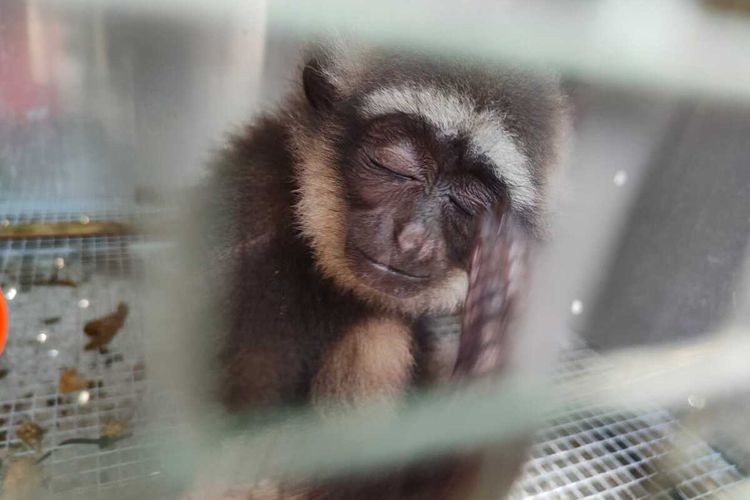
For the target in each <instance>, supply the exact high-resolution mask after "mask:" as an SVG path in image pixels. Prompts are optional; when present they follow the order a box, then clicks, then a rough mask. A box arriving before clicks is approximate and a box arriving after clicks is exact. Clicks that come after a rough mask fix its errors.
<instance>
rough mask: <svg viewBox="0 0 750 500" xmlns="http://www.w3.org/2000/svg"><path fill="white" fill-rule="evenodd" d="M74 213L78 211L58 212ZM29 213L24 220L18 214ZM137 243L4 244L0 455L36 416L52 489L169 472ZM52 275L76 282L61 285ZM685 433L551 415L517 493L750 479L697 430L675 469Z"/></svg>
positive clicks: (97, 493)
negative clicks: (117, 313)
mask: <svg viewBox="0 0 750 500" xmlns="http://www.w3.org/2000/svg"><path fill="white" fill-rule="evenodd" d="M107 216H108V217H110V216H111V214H107ZM2 218H10V216H5V217H0V219H2ZM28 218H34V217H25V219H28ZM76 218H77V215H76V214H75V213H71V214H67V215H64V216H58V217H56V219H58V220H59V219H73V220H76ZM19 219H24V218H23V217H18V216H15V217H14V218H13V220H19ZM136 242H137V240H136V239H135V238H133V237H122V236H119V237H93V238H57V239H28V240H16V241H2V242H0V283H1V284H2V286H3V289H4V291H5V294H6V297H7V299H9V306H10V311H11V334H10V338H9V344H8V347H7V352H6V354H5V355H4V356H3V358H1V359H0V374H2V378H1V379H0V453H2V457H0V458H2V459H3V461H4V462H6V463H8V462H10V461H11V460H13V459H15V458H17V457H20V456H30V455H32V454H33V453H34V452H33V451H32V450H30V449H28V447H26V446H25V445H24V444H23V443H22V442H21V440H20V439H19V437H18V434H17V432H16V429H17V427H18V426H19V425H20V424H22V423H23V422H24V421H26V420H30V421H33V422H35V423H36V424H38V425H39V426H40V427H42V428H43V429H44V431H45V433H44V437H43V440H42V443H41V448H42V449H43V450H44V451H51V454H50V456H49V457H48V458H47V459H46V460H44V461H43V462H42V463H41V468H42V471H43V475H44V477H45V478H46V483H45V484H46V486H47V487H48V488H49V490H50V491H51V492H55V493H62V492H67V493H75V496H76V497H79V498H82V497H83V498H85V497H101V496H102V495H105V494H106V493H107V492H108V491H112V489H114V488H117V487H119V486H123V485H126V484H128V483H129V482H130V481H135V480H143V479H145V478H148V477H151V476H155V475H158V474H160V471H161V470H162V469H161V464H160V463H159V461H158V459H157V454H156V453H155V450H154V446H155V444H154V443H155V442H156V440H155V439H154V436H155V434H156V433H157V432H158V428H159V426H160V425H164V426H169V425H171V421H170V419H169V417H167V416H165V415H162V414H159V415H158V419H161V420H160V421H159V422H156V423H155V422H154V419H157V416H156V415H155V414H152V413H150V412H149V411H148V409H147V406H148V405H147V404H146V401H147V399H148V397H149V395H150V391H151V390H152V389H151V387H150V385H149V379H148V376H147V370H146V367H145V353H144V342H143V340H144V335H146V332H145V330H144V325H143V320H142V310H141V306H142V305H141V304H139V298H140V297H142V294H141V293H140V291H141V287H142V284H141V280H140V278H139V269H140V266H139V265H138V261H137V258H136V257H135V256H134V254H133V253H132V252H131V251H130V250H131V247H132V245H133V244H134V243H136ZM52 276H57V277H58V278H60V279H67V280H72V281H73V282H75V284H76V286H51V285H49V284H48V283H49V279H50V277H52ZM120 302H124V303H126V304H127V305H128V306H129V314H128V317H127V320H126V322H125V326H124V327H123V329H122V330H121V331H120V332H119V333H118V334H117V335H116V336H115V337H114V339H113V340H112V342H111V343H110V345H109V346H108V352H107V353H100V352H98V351H84V350H83V346H84V344H85V343H86V342H87V340H88V339H87V337H86V336H85V335H84V334H83V326H84V324H85V323H86V322H87V321H89V320H91V319H94V318H99V317H101V316H104V315H106V314H108V313H110V312H112V311H114V310H115V309H116V308H117V304H118V303H120ZM595 358H596V354H595V353H593V352H591V351H589V350H587V349H585V348H583V347H581V348H577V349H575V350H572V351H570V352H568V353H567V354H566V356H565V360H564V362H563V366H562V369H561V373H562V374H563V375H564V376H576V374H578V373H583V372H584V371H585V370H587V369H589V367H590V361H591V360H593V359H595ZM64 368H75V369H77V371H78V373H79V374H81V375H82V376H83V377H85V378H86V379H88V380H89V381H90V382H91V384H90V387H89V388H87V389H86V390H84V391H74V392H69V393H61V392H60V388H59V378H60V373H61V370H63V369H64ZM112 421H120V422H124V423H127V426H128V429H129V431H128V432H129V434H131V435H130V436H129V437H127V438H125V439H123V440H121V441H118V442H117V443H115V444H113V445H111V446H108V447H104V448H101V449H100V448H99V447H98V446H96V445H94V444H71V445H65V446H60V444H61V443H62V442H63V441H65V440H67V439H71V438H90V439H96V438H99V437H100V436H101V435H102V432H103V427H104V426H105V425H106V424H107V423H108V422H112ZM678 431H679V424H678V423H677V422H676V420H675V419H674V418H673V417H672V416H671V415H670V414H669V413H668V412H666V411H663V410H654V411H652V412H647V413H642V414H627V413H606V412H593V411H591V412H583V413H579V414H577V415H572V416H570V417H567V418H565V419H560V420H558V421H554V422H551V423H550V425H549V427H548V428H546V429H545V430H543V431H542V432H541V433H540V435H539V439H538V442H537V444H535V445H534V446H533V448H532V450H531V459H530V460H529V462H528V463H527V465H526V467H525V470H524V475H523V477H522V478H521V479H520V480H519V482H518V483H517V485H516V487H515V489H514V491H513V497H514V498H613V499H614V498H623V499H626V498H627V499H631V498H686V499H687V498H703V497H708V496H710V497H716V496H719V495H720V493H721V492H722V491H724V490H725V489H726V488H729V487H731V486H732V485H733V484H736V483H737V482H738V481H739V480H740V479H742V477H741V475H740V473H739V472H738V471H737V470H736V468H735V467H734V466H732V465H731V464H729V463H727V462H726V461H725V460H724V459H723V458H722V456H721V455H720V454H719V453H718V452H716V451H715V450H713V449H711V448H710V447H709V446H708V445H706V444H705V443H704V442H702V441H701V440H699V439H697V438H693V439H692V441H690V442H689V443H688V446H687V448H686V447H685V446H684V441H681V444H682V447H681V454H680V456H679V459H678V460H676V461H675V460H673V461H672V462H670V467H669V470H668V473H665V472H664V468H663V463H664V462H665V460H666V459H668V458H670V457H672V455H674V453H673V446H672V441H673V440H674V439H675V436H676V435H677V432H678ZM683 439H684V438H683ZM672 458H674V457H672Z"/></svg>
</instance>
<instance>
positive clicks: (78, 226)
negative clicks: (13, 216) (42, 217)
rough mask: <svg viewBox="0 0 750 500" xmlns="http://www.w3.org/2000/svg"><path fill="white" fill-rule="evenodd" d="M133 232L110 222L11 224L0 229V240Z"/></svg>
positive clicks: (125, 226)
mask: <svg viewBox="0 0 750 500" xmlns="http://www.w3.org/2000/svg"><path fill="white" fill-rule="evenodd" d="M134 233H135V230H134V228H133V226H131V225H130V224H123V223H121V222H111V221H101V222H99V221H91V222H88V223H83V222H56V223H39V222H32V223H29V224H11V225H10V226H6V227H0V240H8V239H27V238H64V237H82V236H105V235H106V236H113V235H121V234H134Z"/></svg>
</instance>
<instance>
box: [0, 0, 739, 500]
mask: <svg viewBox="0 0 750 500" xmlns="http://www.w3.org/2000/svg"><path fill="white" fill-rule="evenodd" d="M488 4H489V2H486V1H454V2H441V3H435V4H426V3H424V2H408V3H403V5H402V4H400V3H393V2H386V3H385V4H382V5H380V4H378V5H358V4H357V3H351V2H309V3H307V4H305V5H293V4H292V3H285V2H263V1H250V2H230V1H221V2H196V3H194V4H192V5H183V4H182V3H179V4H178V3H177V2H172V1H169V0H164V1H155V2H144V1H136V2H116V1H106V2H94V1H84V0H81V1H79V0H71V1H66V2H44V1H36V0H27V1H14V0H11V1H4V2H2V4H0V286H1V287H2V289H3V291H4V294H5V297H6V300H8V303H9V306H10V319H11V330H10V337H9V345H8V347H7V349H6V352H5V353H4V354H3V355H2V356H1V357H0V454H1V455H0V461H2V463H1V465H0V476H2V477H4V478H5V481H6V489H7V482H8V479H7V478H8V477H12V478H13V477H16V476H15V475H13V474H17V471H14V470H13V469H11V465H12V464H17V463H20V461H21V460H22V459H23V458H24V457H35V458H34V460H37V459H38V458H39V457H40V456H41V454H43V453H47V452H50V455H49V456H48V457H46V458H45V459H44V460H43V461H40V462H39V463H38V464H36V462H35V463H34V465H33V467H32V469H33V471H32V472H27V474H28V475H29V476H30V477H31V478H32V479H24V481H32V482H33V481H38V482H39V483H40V484H42V486H43V488H44V490H45V491H47V492H51V493H53V494H54V495H57V496H61V497H62V496H65V495H69V496H71V497H75V498H87V497H91V498H98V497H100V496H102V495H113V494H115V493H113V492H117V494H122V495H123V498H130V497H132V496H134V495H136V494H143V493H142V492H144V491H146V492H149V491H152V490H149V489H148V488H151V487H152V486H148V485H149V484H151V483H150V481H153V482H159V481H165V482H166V483H169V484H172V482H170V481H173V482H179V481H178V480H177V479H174V480H173V479H169V480H165V479H163V478H164V476H165V475H166V476H168V477H169V478H172V476H170V475H169V474H168V473H167V472H165V471H169V470H170V468H169V464H168V463H165V461H167V462H168V461H169V460H170V456H169V454H167V456H166V457H165V456H163V455H164V454H163V453H162V452H163V451H164V449H163V448H160V447H161V445H160V444H158V440H157V439H155V437H157V436H159V435H160V434H161V432H162V430H163V429H165V428H174V426H176V425H178V424H177V420H179V419H178V418H177V417H176V416H175V414H176V413H178V412H176V411H174V409H171V410H170V409H169V408H166V409H165V408H164V407H163V406H164V405H161V406H162V407H161V408H160V409H159V410H151V409H149V405H148V404H147V402H148V401H150V400H151V399H154V398H156V399H159V397H158V396H159V394H162V393H161V392H160V391H162V389H160V388H156V387H155V386H156V385H157V384H156V383H155V382H154V381H153V379H152V376H151V375H150V373H151V372H150V371H149V365H148V362H147V359H148V343H149V339H150V338H151V337H152V335H151V333H150V330H149V322H148V321H147V320H146V319H144V311H145V308H146V307H147V306H148V304H147V303H144V302H146V300H147V297H148V300H151V301H152V302H151V304H153V300H156V301H158V300H159V299H158V296H157V298H156V299H154V292H153V290H150V291H145V289H146V288H148V287H149V284H148V280H145V279H144V276H143V275H144V272H143V266H144V261H149V260H150V261H151V262H152V263H153V262H160V261H159V260H158V259H159V257H158V256H159V253H160V252H161V251H162V249H163V248H164V245H165V244H167V243H168V241H166V239H165V238H164V237H163V235H162V234H160V233H162V232H161V231H155V232H154V231H151V232H150V233H148V234H144V233H142V232H141V231H139V230H138V229H137V228H138V227H139V224H141V223H143V222H144V221H146V222H148V221H152V222H153V221H157V220H158V221H161V220H163V218H164V214H167V213H170V212H171V211H173V210H174V209H175V207H176V203H177V200H180V199H182V198H184V196H185V195H184V192H185V190H186V189H187V188H189V187H190V186H193V185H195V184H196V183H198V182H199V181H200V179H201V177H202V176H203V175H204V172H205V165H206V163H207V162H208V160H210V158H211V156H212V154H213V153H214V152H215V151H216V150H217V149H219V148H220V147H221V146H222V144H223V140H224V137H225V136H226V134H227V133H228V132H230V131H232V130H233V129H234V128H236V127H239V126H240V125H242V124H243V123H245V122H247V121H249V120H250V119H251V118H252V117H253V116H255V115H256V114H258V113H260V112H263V111H267V110H273V109H274V106H275V105H276V103H277V102H278V101H279V99H280V98H282V97H283V95H284V93H285V92H286V90H287V89H289V88H290V87H291V86H292V85H296V84H297V69H298V66H297V65H298V64H299V63H300V60H299V49H300V47H301V46H302V45H303V44H304V42H305V40H307V39H309V38H310V37H311V36H313V35H315V34H317V33H319V32H321V31H323V30H324V29H330V28H340V27H345V28H349V29H351V28H352V26H356V27H357V28H358V29H357V32H358V33H359V34H361V36H363V37H365V38H369V39H371V40H373V41H377V42H383V43H397V44H408V45H415V46H419V47H422V48H427V49H429V50H433V51H435V52H436V53H437V54H445V55H446V56H456V55H460V54H462V53H469V52H472V53H477V54H479V55H480V56H481V57H483V58H484V60H485V61H486V63H487V64H493V61H495V62H499V61H512V62H514V63H517V64H522V65H527V66H528V67H530V68H531V69H534V68H538V69H554V70H557V71H560V72H561V73H562V75H563V77H564V81H565V86H566V88H567V89H568V92H569V95H570V99H571V103H572V105H573V110H574V115H575V134H574V147H573V150H572V153H571V155H570V157H569V158H568V160H567V164H566V176H565V182H564V190H563V195H562V199H561V201H560V203H559V209H558V212H557V214H556V220H555V223H554V225H553V238H552V239H551V242H550V243H549V245H548V246H549V248H547V249H546V254H545V259H546V263H545V264H544V266H543V267H541V268H543V269H544V270H545V272H544V273H543V275H542V276H541V277H539V279H538V280H537V281H538V282H539V284H538V287H539V289H540V290H542V291H541V292H540V293H539V296H540V297H543V298H544V299H545V300H547V301H546V302H544V301H543V300H538V301H537V304H536V305H537V307H542V310H541V311H540V312H541V313H542V314H541V315H540V319H539V320H538V321H537V324H536V328H537V329H539V328H542V329H545V330H548V331H549V332H550V335H551V336H552V335H554V336H559V337H560V338H562V339H564V343H565V345H566V346H567V347H566V349H565V351H564V353H563V355H562V360H561V364H560V368H559V369H558V371H559V373H561V374H563V375H564V376H563V377H562V379H563V380H567V379H568V378H570V377H573V378H575V377H579V376H581V377H583V379H582V380H589V379H587V378H586V376H587V375H588V374H590V373H591V370H592V369H591V366H597V367H601V366H603V365H604V366H606V365H607V363H608V362H609V360H612V363H613V366H615V367H621V366H628V367H629V368H628V369H629V370H631V371H632V375H633V377H635V378H638V377H641V376H643V375H644V374H645V375H648V374H651V373H655V374H657V375H658V374H662V375H663V374H664V373H667V374H669V373H671V372H670V370H671V369H672V368H674V366H677V365H672V364H670V362H671V361H672V360H677V359H678V358H679V360H681V363H682V364H679V367H681V368H684V367H685V366H687V368H688V370H687V371H686V372H679V374H680V377H679V379H678V380H679V381H681V384H676V385H675V384H674V383H672V382H674V381H673V380H672V379H669V380H666V381H665V382H664V384H665V385H664V391H663V393H660V395H659V396H654V397H653V399H651V400H649V401H648V405H643V404H640V403H643V401H641V402H640V403H639V404H638V405H635V406H634V407H633V408H632V409H629V408H627V407H624V408H618V409H617V410H616V411H615V410H607V411H598V410H596V411H594V410H582V411H581V412H577V413H575V414H572V415H567V416H565V417H564V418H563V417H561V418H560V419H557V420H554V419H553V420H552V421H551V422H550V423H548V425H547V427H546V428H545V430H544V431H543V432H541V433H540V437H539V444H538V445H536V446H535V447H534V449H533V451H532V460H531V461H530V462H529V465H528V466H527V468H526V470H525V472H524V476H523V477H522V478H521V479H520V480H519V483H518V485H517V487H516V489H515V490H514V496H515V497H517V498H585V497H596V498H599V497H605V496H607V495H608V497H609V498H651V497H658V496H659V495H663V496H665V497H666V498H702V497H714V496H718V495H719V494H720V492H726V493H727V494H729V492H731V491H734V490H732V489H731V488H730V487H737V486H738V485H739V486H744V484H745V483H744V481H745V480H744V477H745V476H746V474H747V473H748V472H750V469H748V468H747V466H748V464H750V462H749V461H748V457H750V439H748V437H747V435H746V434H747V432H746V423H747V421H748V416H749V415H750V412H748V409H749V406H750V399H748V398H747V397H746V393H747V390H748V389H749V387H748V386H749V385H750V377H747V378H745V375H750V373H747V372H746V371H743V370H746V369H747V368H746V367H745V366H744V364H747V365H750V363H741V362H737V359H750V358H748V357H744V358H742V356H744V355H745V354H747V355H750V353H749V352H748V351H747V350H743V349H746V347H747V344H746V343H743V342H745V340H744V337H746V335H744V333H743V332H745V331H746V329H747V326H748V320H750V315H749V312H750V308H749V307H748V306H749V305H750V304H749V302H750V301H749V299H748V296H747V284H748V282H747V273H746V267H747V259H746V256H747V244H748V237H749V236H750V8H749V7H748V4H747V2H742V1H739V0H737V1H735V2H729V1H724V2H721V1H711V2H709V1H706V2H697V1H688V0H685V1H682V2H677V1H665V2H659V3H658V5H656V4H655V3H654V2H643V1H634V2H624V1H599V2H580V1H571V0H568V1H565V2H524V3H519V2H508V1H505V2H497V3H493V4H492V5H488ZM61 223H67V224H69V226H66V227H65V228H62V229H61V227H60V224H61ZM34 224H36V225H37V226H38V225H39V224H48V225H49V224H52V229H50V228H49V227H48V228H47V230H48V232H47V233H45V234H42V235H39V234H32V233H28V232H24V231H23V230H28V229H29V227H33V225H34ZM54 224H57V226H54ZM34 227H35V226H34ZM14 228H15V229H16V231H15V232H14ZM19 228H20V229H19ZM87 228H88V229H87ZM49 231H51V232H49ZM542 302H544V303H543V304H541V305H540V303H542ZM120 303H125V304H127V306H128V309H129V311H128V314H127V320H126V321H125V325H124V327H123V329H122V331H121V332H120V333H118V334H117V336H116V337H115V338H114V339H112V340H111V343H110V344H108V346H107V349H106V352H105V353H102V352H97V351H96V350H94V351H90V350H89V351H87V350H85V349H84V347H85V345H84V344H86V341H87V339H86V337H85V336H84V335H83V334H82V329H83V327H84V325H86V324H87V323H88V322H90V321H91V320H96V319H97V318H102V317H104V316H106V315H109V314H113V312H114V311H116V310H117V307H118V304H120ZM532 327H533V325H532ZM727 330H732V331H739V332H740V333H739V335H736V338H737V339H739V340H737V343H736V344H730V345H729V347H727V348H726V350H719V351H710V353H712V354H711V355H715V356H717V357H715V358H700V355H701V353H706V352H709V351H707V350H706V348H705V346H706V345H711V346H715V342H714V341H715V339H717V338H724V337H723V336H722V335H721V332H724V331H727ZM743 335H744V337H743ZM734 338H735V337H733V339H734ZM710 342H714V343H713V344H710ZM684 346H692V349H693V351H691V352H692V353H696V352H697V353H698V358H699V359H698V361H700V362H705V360H706V359H713V360H714V361H718V365H720V364H722V363H721V360H722V359H723V358H722V356H723V355H724V354H726V353H734V354H736V355H738V356H740V357H739V358H737V359H735V358H734V357H732V358H731V359H730V358H727V359H726V363H727V366H728V367H729V368H731V369H732V370H733V369H734V368H736V370H734V371H732V370H729V369H727V370H726V371H727V373H725V374H723V375H722V373H723V372H722V373H719V374H718V375H717V377H716V379H715V380H714V378H712V377H713V375H714V372H713V370H714V369H717V368H718V366H717V363H713V364H701V363H698V362H696V363H695V366H693V365H691V364H690V363H691V360H694V358H689V357H688V358H686V357H684V356H682V357H680V352H682V351H678V350H679V349H681V348H683V347H684ZM636 347H638V348H640V350H636V351H633V350H632V349H633V348H636ZM670 349H675V350H670ZM702 349H703V350H702ZM631 352H632V353H633V354H632V357H629V356H630V355H629V354H628V353H631ZM649 353H651V354H656V356H655V357H653V358H649V357H648V355H649ZM622 359H631V360H638V361H642V364H638V363H635V362H634V363H633V364H632V365H622V363H620V361H621V360H622ZM686 360H687V361H686ZM617 363H620V364H617ZM738 365H739V366H738ZM691 368H692V369H691ZM69 369H74V370H75V374H77V375H78V376H80V377H82V378H83V381H80V380H74V381H75V382H79V383H78V384H73V385H72V386H70V387H68V386H66V385H65V384H63V381H62V379H61V376H62V375H61V374H63V373H65V370H69ZM717 372H721V370H718V369H717ZM655 376H656V375H655ZM659 376H660V375H659ZM722 376H723V377H724V378H722ZM566 377H567V378H566ZM644 378H646V379H647V377H644ZM655 380H656V382H654V384H657V385H658V384H659V381H660V380H662V379H659V378H658V376H656V379H655ZM668 382H669V383H672V385H669V383H668ZM624 400H627V398H624ZM621 406H627V403H623V404H622V405H621ZM24 424H27V425H26V428H25V429H24V428H22V426H23V425H24ZM28 424H33V425H28ZM115 424H122V426H123V428H125V429H126V430H120V431H119V432H114V431H112V429H111V428H112V426H113V425H115ZM35 426H36V427H35ZM24 431H26V432H24ZM42 431H43V432H42ZM35 432H36V434H38V439H36V440H35V439H33V436H34V435H35ZM457 432H458V431H457ZM108 433H109V434H112V435H109V434H108ZM29 434H30V435H31V436H32V437H29ZM458 434H460V432H458ZM24 436H26V437H24ZM104 436H106V437H109V438H111V439H110V441H111V442H107V443H103V442H101V438H102V437H104ZM113 436H114V438H113ZM71 439H72V440H74V441H75V440H76V439H79V440H80V439H83V440H84V441H85V440H87V439H88V440H89V441H91V442H78V443H76V442H73V443H66V444H62V443H64V442H65V441H69V440H71ZM97 440H99V441H97ZM334 448H335V446H334ZM332 453H335V450H334V451H333V452H332ZM11 472H13V473H11ZM177 476H179V474H177ZM24 477H25V476H24ZM6 493H7V491H6ZM129 495H130V496H129ZM153 498H162V497H158V496H153ZM163 498H167V497H163ZM740 498H742V497H740Z"/></svg>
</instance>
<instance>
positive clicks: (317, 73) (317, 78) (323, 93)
mask: <svg viewBox="0 0 750 500" xmlns="http://www.w3.org/2000/svg"><path fill="white" fill-rule="evenodd" d="M302 86H303V88H304V89H305V96H306V97H307V100H308V101H309V102H310V104H311V105H312V107H313V108H315V109H316V110H317V111H326V110H329V109H331V108H332V107H333V103H334V102H335V101H336V98H337V92H336V87H334V85H333V83H331V81H330V79H329V76H328V75H327V74H326V73H325V71H323V68H322V66H321V64H320V61H319V60H318V59H311V60H309V61H308V62H307V64H305V69H304V70H302Z"/></svg>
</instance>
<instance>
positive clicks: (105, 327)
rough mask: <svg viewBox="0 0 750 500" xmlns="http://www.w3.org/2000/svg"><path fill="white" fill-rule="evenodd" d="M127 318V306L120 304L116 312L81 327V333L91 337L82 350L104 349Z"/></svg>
mask: <svg viewBox="0 0 750 500" xmlns="http://www.w3.org/2000/svg"><path fill="white" fill-rule="evenodd" d="M127 316H128V306H127V304H125V303H124V302H120V303H119V304H118V305H117V311H115V312H113V313H110V314H108V315H106V316H104V317H102V318H99V319H94V320H91V321H89V322H88V323H86V324H85V325H84V327H83V333H85V334H86V335H87V336H89V337H91V340H90V341H89V343H88V344H86V346H85V347H84V350H86V351H92V350H94V349H100V350H102V349H104V348H105V346H106V345H107V344H109V343H110V341H111V340H112V338H113V337H114V336H115V335H117V332H119V331H120V328H122V326H123V325H124V324H125V318H127Z"/></svg>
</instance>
